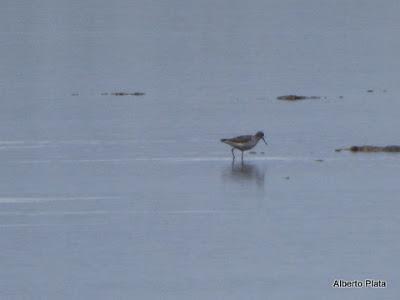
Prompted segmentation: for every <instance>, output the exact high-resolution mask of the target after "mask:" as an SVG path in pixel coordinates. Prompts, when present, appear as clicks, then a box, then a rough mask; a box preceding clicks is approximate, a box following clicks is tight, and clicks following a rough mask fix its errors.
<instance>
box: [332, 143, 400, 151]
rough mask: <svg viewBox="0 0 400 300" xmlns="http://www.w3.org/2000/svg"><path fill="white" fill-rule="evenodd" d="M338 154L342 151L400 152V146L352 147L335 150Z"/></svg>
mask: <svg viewBox="0 0 400 300" xmlns="http://www.w3.org/2000/svg"><path fill="white" fill-rule="evenodd" d="M335 151H336V152H340V151H351V152H400V146H397V145H390V146H384V147H381V146H370V145H364V146H351V147H350V148H339V149H336V150H335Z"/></svg>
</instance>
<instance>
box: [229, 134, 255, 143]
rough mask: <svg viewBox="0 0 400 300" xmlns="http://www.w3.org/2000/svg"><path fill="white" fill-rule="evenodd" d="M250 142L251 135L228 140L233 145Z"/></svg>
mask: <svg viewBox="0 0 400 300" xmlns="http://www.w3.org/2000/svg"><path fill="white" fill-rule="evenodd" d="M250 140H251V135H240V136H237V137H234V138H231V139H228V141H230V142H233V143H239V144H241V143H247V142H249V141H250Z"/></svg>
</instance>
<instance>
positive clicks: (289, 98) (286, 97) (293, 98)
mask: <svg viewBox="0 0 400 300" xmlns="http://www.w3.org/2000/svg"><path fill="white" fill-rule="evenodd" d="M325 98H326V97H325ZM277 99H278V100H287V101H297V100H306V99H321V97H318V96H299V95H284V96H279V97H277Z"/></svg>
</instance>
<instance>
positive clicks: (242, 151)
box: [242, 151, 243, 164]
mask: <svg viewBox="0 0 400 300" xmlns="http://www.w3.org/2000/svg"><path fill="white" fill-rule="evenodd" d="M242 164H243V151H242Z"/></svg>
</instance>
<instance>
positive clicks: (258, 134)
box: [256, 131, 268, 145]
mask: <svg viewBox="0 0 400 300" xmlns="http://www.w3.org/2000/svg"><path fill="white" fill-rule="evenodd" d="M256 138H257V140H261V139H262V140H263V141H264V143H265V145H268V144H267V142H266V141H265V139H264V132H262V131H258V132H257V133H256Z"/></svg>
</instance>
